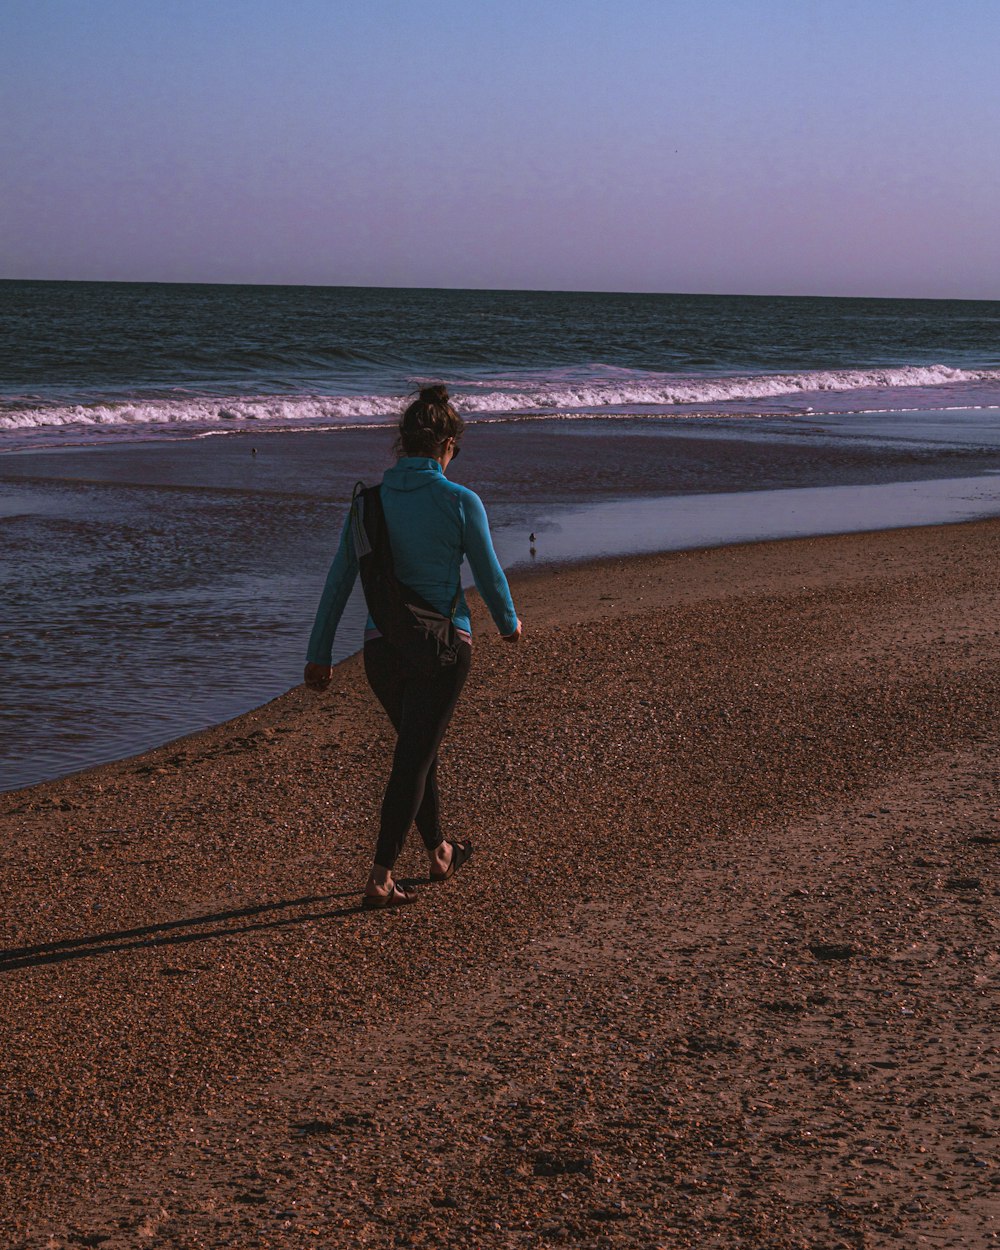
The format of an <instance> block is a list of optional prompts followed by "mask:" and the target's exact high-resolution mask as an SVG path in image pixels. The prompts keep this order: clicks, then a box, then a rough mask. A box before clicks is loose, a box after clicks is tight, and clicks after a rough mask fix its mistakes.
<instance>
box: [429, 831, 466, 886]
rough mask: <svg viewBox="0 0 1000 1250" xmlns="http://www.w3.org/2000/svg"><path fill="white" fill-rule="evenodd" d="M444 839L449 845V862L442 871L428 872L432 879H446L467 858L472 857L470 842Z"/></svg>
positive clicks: (453, 873) (451, 875) (456, 870)
mask: <svg viewBox="0 0 1000 1250" xmlns="http://www.w3.org/2000/svg"><path fill="white" fill-rule="evenodd" d="M444 840H445V841H446V842H448V845H449V846H450V847H451V862H450V863H449V864H448V867H447V868H446V869H445V871H444V872H432V873H431V874H430V878H431V880H432V881H447V880H448V878H449V877H453V876H454V875H455V873H456V872H458V870H459V868H461V867H462V865H463V864H464V863H465V861H466V860H467V859H471V857H472V843H471V842H449V841H448V839H447V838H445V839H444Z"/></svg>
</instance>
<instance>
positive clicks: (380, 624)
mask: <svg viewBox="0 0 1000 1250" xmlns="http://www.w3.org/2000/svg"><path fill="white" fill-rule="evenodd" d="M351 532H352V535H353V539H354V550H355V551H356V553H357V556H358V567H359V569H360V571H361V585H362V586H363V588H364V592H365V601H366V603H367V604H368V611H369V612H370V613H371V618H372V620H373V621H374V622H375V626H376V628H377V629H378V631H379V633H380V634H381V635H382V637H383V638H384V639H385V640H386V642H387V643H388V644H389V646H390V647H392V649H393V650H394V651H395V652H396V653H397V654H398V655H399V656H400V657H401V658H402V659H404V660H405V662H406V664H407V665H408V666H409V667H410V668H412V669H413V670H414V671H415V672H417V673H419V674H421V675H422V676H425V677H430V676H432V675H433V674H434V673H436V672H438V671H440V670H441V669H442V668H449V667H450V666H451V665H452V664H455V663H456V662H457V660H458V647H459V637H458V633H457V631H456V629H455V625H454V622H453V620H452V617H454V615H455V608H456V607H457V606H458V596H459V593H460V591H458V590H457V591H456V592H455V598H454V599H453V601H452V605H451V615H450V616H445V615H444V614H443V613H441V612H439V611H438V610H437V608H435V607H434V606H433V605H432V604H430V603H428V602H427V600H426V599H425V598H424V597H423V596H422V595H420V594H418V593H417V592H416V591H415V590H414V589H413V588H412V587H411V586H407V585H405V584H404V583H403V582H401V581H400V580H399V578H398V577H397V576H396V572H395V569H394V567H393V559H392V547H391V546H390V545H389V529H388V527H387V525H386V523H385V512H384V511H383V509H382V493H381V487H379V486H369V487H366V486H365V484H364V483H363V482H358V484H357V486H355V488H354V495H353V496H352V498H351Z"/></svg>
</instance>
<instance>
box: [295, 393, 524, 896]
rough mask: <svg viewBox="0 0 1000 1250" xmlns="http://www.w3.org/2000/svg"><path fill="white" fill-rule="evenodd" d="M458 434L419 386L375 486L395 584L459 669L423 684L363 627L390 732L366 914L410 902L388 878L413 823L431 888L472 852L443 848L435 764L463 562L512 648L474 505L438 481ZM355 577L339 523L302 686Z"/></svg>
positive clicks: (512, 627) (318, 678) (460, 625)
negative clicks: (441, 635)
mask: <svg viewBox="0 0 1000 1250" xmlns="http://www.w3.org/2000/svg"><path fill="white" fill-rule="evenodd" d="M463 430H464V423H463V421H462V418H461V417H460V416H459V415H458V413H457V412H456V411H455V409H454V408H453V407H452V405H451V403H450V402H449V399H448V392H447V390H446V389H445V387H443V386H428V387H424V389H423V390H422V391H421V392H420V397H419V398H418V399H416V400H415V401H414V402H413V403H412V404H410V406H409V407H408V408H407V409H406V411H405V412H404V413H403V416H402V418H401V420H400V423H399V438H398V439H397V441H396V451H397V454H398V456H399V459H398V460H397V462H396V465H395V467H394V468H392V469H389V470H387V471H386V473H385V475H384V476H383V478H382V507H383V511H384V512H385V518H386V524H387V526H388V530H389V536H390V540H391V543H390V545H391V547H392V556H393V563H394V566H395V572H396V576H397V577H398V578H399V580H400V581H401V582H403V583H405V584H406V585H407V586H410V587H412V589H414V590H416V591H417V592H418V593H419V594H421V595H422V596H423V597H424V598H425V599H426V600H427V601H428V602H429V603H430V604H431V605H432V606H433V607H435V608H437V609H438V611H439V612H442V613H443V614H444V615H449V614H450V613H452V611H453V605H454V614H453V622H454V625H455V629H456V632H457V633H458V635H459V639H460V643H459V648H458V651H459V656H458V662H457V663H456V664H454V665H452V666H450V667H447V668H440V669H438V670H436V671H435V672H434V673H433V674H432V675H431V676H427V675H422V674H420V673H417V672H415V671H414V670H413V669H412V668H411V667H409V666H408V665H407V663H406V661H405V660H404V659H402V657H401V656H400V655H399V654H397V653H396V652H395V651H393V650H392V648H391V647H390V646H389V644H388V643H387V642H386V640H385V639H384V638H382V637H381V635H380V634H379V632H378V630H377V629H376V628H375V625H374V622H373V621H372V619H371V617H369V618H368V623H367V625H366V627H365V651H364V659H365V674H366V676H367V678H368V682H369V685H370V686H371V688H372V690H373V691H374V692H375V696H376V698H377V699H378V700H379V702H380V703H381V704H382V706H383V707H384V708H385V711H386V714H387V715H388V717H389V719H390V721H392V724H393V728H394V729H395V730H396V734H397V741H396V750H395V754H394V756H393V761H392V773H391V775H390V777H389V782H388V785H387V786H386V790H385V797H384V799H383V800H382V816H381V822H380V827H379V836H378V844H377V846H376V848H375V863H374V865H373V867H372V871H371V875H370V876H369V878H368V884H367V885H366V886H365V892H364V896H363V898H362V906H363V907H365V908H382V907H401V906H403V905H405V904H406V903H412V902H414V901H415V899H416V894H415V893H414V892H413V891H412V890H404V889H403V888H402V887H401V886H399V885H398V884H397V883H396V882H395V881H394V880H393V876H392V871H393V867H394V866H395V863H396V859H397V858H398V856H399V853H400V851H401V850H402V847H403V842H404V840H405V838H406V835H407V833H408V832H409V829H410V825H411V824H413V823H414V821H416V825H417V829H418V830H419V831H420V836H421V837H422V838H423V840H424V846H425V847H426V848H427V855H428V858H429V860H430V877H431V880H432V881H446V880H447V879H448V878H449V877H451V876H452V875H453V874H454V873H455V871H456V869H458V868H460V867H461V865H462V864H464V863H465V861H466V860H467V859H468V858H469V856H470V855H471V854H472V844H471V843H470V842H461V841H457V840H449V839H447V838H445V836H444V835H443V833H442V832H441V814H440V803H439V795H438V785H437V752H438V747H439V746H440V745H441V739H442V738H443V737H444V733H445V730H446V729H447V727H448V722H449V721H450V720H451V715H452V713H453V712H454V710H455V704H456V703H457V702H458V696H459V694H460V693H461V690H462V686H463V685H464V684H465V679H466V677H467V676H468V673H469V664H470V661H471V659H472V633H471V629H472V626H471V622H470V619H469V608H468V605H467V604H466V602H465V596H464V594H462V591H461V568H462V559H463V557H465V556H468V558H469V564H470V565H471V567H472V575H473V577H474V579H475V582H476V587H477V589H478V590H479V593H480V594H481V595H482V597H483V599H484V601H485V603H486V606H487V607H488V608H489V611H490V615H491V616H492V617H493V620H494V622H495V623H496V627H497V629H498V630H499V631H500V633H501V635H502V636H503V637H504V638H505V639H506V641H508V642H517V640H518V639H519V638H520V636H521V622H520V621H519V620H518V618H517V613H516V612H515V611H514V604H513V602H512V600H511V597H510V589H509V587H508V585H507V579H506V577H505V576H504V573H503V569H501V567H500V564H499V562H498V561H497V558H496V553H495V552H494V550H493V543H492V540H491V539H490V530H489V524H488V522H487V520H486V511H485V509H484V508H483V505H482V502H481V501H480V499H479V496H478V495H476V494H474V493H473V492H472V491H471V490H468V489H467V488H466V487H464V486H458V485H456V484H455V483H454V482H449V481H448V479H447V478H446V477H445V472H446V470H447V468H448V465H449V464H450V463H451V461H452V460H453V459H454V458H455V457H456V456H457V455H458V452H459V444H460V442H461V439H462V432H463ZM357 575H358V559H357V555H356V553H355V548H354V542H353V541H352V536H351V525H350V517H348V520H347V522H346V523H345V525H344V531H343V534H342V535H341V539H340V546H339V547H338V549H337V554H336V557H335V558H334V561H333V564H332V565H331V567H330V572H329V575H328V576H327V579H326V587H325V588H324V590H323V596H322V598H321V599H320V604H319V609H318V610H317V613H316V623H315V624H314V625H313V631H312V635H311V637H310V639H309V651H308V656H307V659H308V663H307V664H306V671H305V680H306V685H308V686H309V687H310V688H311V689H313V690H325V689H326V687H327V686H328V685H329V684H330V679H331V677H332V673H333V670H332V669H331V667H330V656H331V651H332V648H333V637H334V633H335V631H336V629H337V625H338V624H339V622H340V618H341V615H342V614H343V611H344V605H345V604H346V603H347V598H348V595H349V594H350V593H351V589H352V587H353V586H354V580H355V578H356V577H357Z"/></svg>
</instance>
